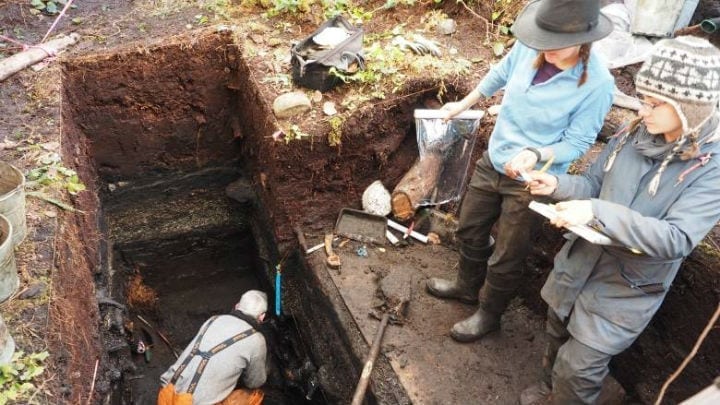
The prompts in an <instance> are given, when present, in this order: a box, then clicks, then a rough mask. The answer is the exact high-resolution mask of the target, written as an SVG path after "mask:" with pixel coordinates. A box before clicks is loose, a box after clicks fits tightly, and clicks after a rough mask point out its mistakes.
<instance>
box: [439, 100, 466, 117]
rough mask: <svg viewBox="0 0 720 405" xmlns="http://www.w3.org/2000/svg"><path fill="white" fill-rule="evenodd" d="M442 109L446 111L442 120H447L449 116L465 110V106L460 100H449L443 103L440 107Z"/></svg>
mask: <svg viewBox="0 0 720 405" xmlns="http://www.w3.org/2000/svg"><path fill="white" fill-rule="evenodd" d="M440 109H441V110H443V111H446V115H445V117H443V121H448V120H449V119H450V118H452V117H454V116H456V115H458V114H460V113H461V112H463V111H465V110H466V108H465V106H464V105H463V104H462V103H460V102H457V101H455V102H450V103H445V104H443V106H442V108H440Z"/></svg>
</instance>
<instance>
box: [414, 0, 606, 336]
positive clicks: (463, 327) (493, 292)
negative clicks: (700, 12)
mask: <svg viewBox="0 0 720 405" xmlns="http://www.w3.org/2000/svg"><path fill="white" fill-rule="evenodd" d="M610 30H611V29H610V22H609V20H608V19H607V18H606V17H605V16H603V15H602V14H601V13H600V11H599V6H598V3H597V1H589V0H539V1H532V2H530V3H529V4H528V5H527V6H526V7H525V9H523V11H522V12H521V13H520V15H519V16H518V17H517V20H516V23H515V25H514V26H513V27H512V31H513V33H514V34H515V35H516V36H517V39H518V41H517V42H516V44H515V45H514V46H513V48H512V49H511V50H510V52H509V53H508V54H507V55H505V57H503V59H502V60H501V61H500V62H499V63H498V64H496V65H494V66H493V67H492V68H491V69H490V71H489V72H488V73H487V75H486V76H485V77H484V78H483V79H482V81H481V82H480V83H479V84H478V86H477V87H476V88H475V89H474V90H473V91H472V92H471V93H470V94H468V95H467V96H466V97H465V98H463V99H462V100H461V101H459V102H454V103H447V104H445V105H444V106H443V109H444V110H446V111H447V119H451V118H452V117H453V116H455V115H457V114H458V113H459V112H461V111H464V110H466V109H467V108H470V107H471V106H473V105H474V104H475V103H476V102H478V101H479V100H480V99H481V98H486V97H490V96H491V95H493V94H494V93H495V92H496V91H498V90H500V89H501V88H504V89H505V91H504V96H503V101H502V106H501V108H500V112H499V114H498V116H497V120H496V123H495V128H494V129H493V132H492V135H491V137H490V141H489V144H488V150H487V151H486V152H485V153H484V154H483V156H482V158H480V159H479V160H478V162H477V163H476V167H475V172H474V174H473V176H472V178H471V180H470V184H469V187H468V191H467V193H466V195H465V197H464V199H463V202H462V205H461V210H460V217H459V228H458V230H457V233H456V239H457V241H458V245H459V253H460V261H459V264H458V266H457V268H458V271H457V275H456V277H455V279H454V280H445V279H441V278H431V279H430V280H428V282H427V285H426V287H427V290H428V292H429V293H430V294H432V295H434V296H436V297H439V298H450V299H456V300H459V301H461V302H464V303H470V304H474V303H479V304H480V305H479V307H478V309H477V311H476V312H475V313H474V314H473V315H472V316H471V317H469V318H467V319H465V320H462V321H460V322H458V323H456V324H455V325H454V326H453V327H452V330H451V336H452V337H453V338H454V339H455V340H457V341H461V342H470V341H474V340H477V339H480V338H482V337H483V336H484V335H486V334H488V333H490V332H492V331H496V330H499V329H500V320H501V315H502V314H503V312H504V311H505V309H506V308H507V306H508V304H509V302H510V300H511V299H512V298H513V297H514V296H515V295H516V291H517V290H518V287H519V286H520V285H521V283H522V281H523V273H524V267H525V259H526V258H527V255H528V253H529V252H530V249H531V244H532V238H533V237H534V236H535V235H536V234H537V232H536V231H537V229H538V225H539V223H540V221H539V219H538V218H537V217H536V216H535V215H533V214H532V213H531V212H530V210H529V209H528V203H529V202H530V200H531V196H530V193H529V192H528V191H527V189H526V184H525V182H524V181H523V179H522V176H521V174H523V173H525V172H527V171H531V170H532V169H534V168H539V167H542V166H543V165H546V164H548V165H549V172H550V173H556V174H560V173H565V172H566V171H567V169H568V168H569V166H570V163H571V162H572V161H574V160H575V159H577V158H579V157H581V156H582V155H583V154H584V153H585V152H586V151H587V149H588V148H589V147H590V146H591V145H592V144H593V143H594V141H595V138H596V136H597V133H598V132H599V131H600V129H601V128H602V125H603V122H604V118H605V115H606V114H607V112H608V111H609V110H610V106H611V104H612V99H613V88H614V81H613V77H612V75H611V74H610V72H609V71H608V70H607V68H606V67H605V64H604V63H602V61H601V60H599V59H598V58H597V57H596V55H595V54H594V53H592V52H591V50H590V48H591V43H592V42H593V41H595V40H598V39H600V38H602V37H604V36H606V35H608V34H609V33H610ZM551 160H552V162H550V161H551ZM493 226H496V228H497V235H496V237H495V238H493V237H491V235H490V231H491V229H492V228H493Z"/></svg>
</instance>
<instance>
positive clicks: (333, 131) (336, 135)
mask: <svg viewBox="0 0 720 405" xmlns="http://www.w3.org/2000/svg"><path fill="white" fill-rule="evenodd" d="M328 122H330V132H328V144H329V145H330V146H338V145H340V144H341V143H342V126H343V124H344V123H345V119H344V118H343V117H342V116H340V115H336V116H334V117H332V118H330V119H329V120H328Z"/></svg>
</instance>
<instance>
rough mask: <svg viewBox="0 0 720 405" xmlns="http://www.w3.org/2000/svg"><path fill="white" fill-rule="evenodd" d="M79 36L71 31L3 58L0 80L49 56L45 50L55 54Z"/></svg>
mask: <svg viewBox="0 0 720 405" xmlns="http://www.w3.org/2000/svg"><path fill="white" fill-rule="evenodd" d="M79 38H80V35H78V34H76V33H72V34H70V35H68V36H63V37H60V38H56V39H53V40H50V41H48V42H46V43H44V44H42V48H40V47H39V46H36V47H29V48H28V49H26V50H24V51H22V52H18V53H16V54H15V55H13V56H10V57H8V58H5V59H3V60H2V61H0V82H1V81H3V80H5V79H7V78H8V77H10V76H12V75H13V74H15V73H17V72H19V71H21V70H23V69H25V68H26V67H28V66H31V65H34V64H36V63H38V62H40V61H42V60H43V59H45V58H47V57H48V56H50V55H48V52H46V51H45V50H47V51H49V52H51V53H53V54H56V53H58V52H60V51H61V50H63V49H65V48H67V47H68V46H70V45H73V44H75V43H76V42H77V41H78V39H79ZM43 48H44V49H43Z"/></svg>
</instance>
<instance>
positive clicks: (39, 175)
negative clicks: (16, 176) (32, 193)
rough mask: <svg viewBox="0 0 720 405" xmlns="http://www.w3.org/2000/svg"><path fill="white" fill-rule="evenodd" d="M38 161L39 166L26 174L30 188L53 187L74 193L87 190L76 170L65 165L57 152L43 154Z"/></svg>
mask: <svg viewBox="0 0 720 405" xmlns="http://www.w3.org/2000/svg"><path fill="white" fill-rule="evenodd" d="M37 162H38V164H39V166H38V167H36V168H34V169H32V170H30V172H28V174H27V176H26V177H27V179H28V183H27V187H28V188H31V189H37V188H41V187H53V188H57V189H64V190H67V192H68V193H70V194H73V195H75V194H77V193H79V192H80V191H83V190H85V185H84V184H83V183H82V182H81V181H80V179H79V178H78V175H77V173H76V172H75V170H72V169H68V168H67V167H65V166H63V165H62V162H61V161H60V155H58V154H57V153H55V152H49V153H46V154H43V155H41V156H40V157H39V158H38V160H37Z"/></svg>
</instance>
